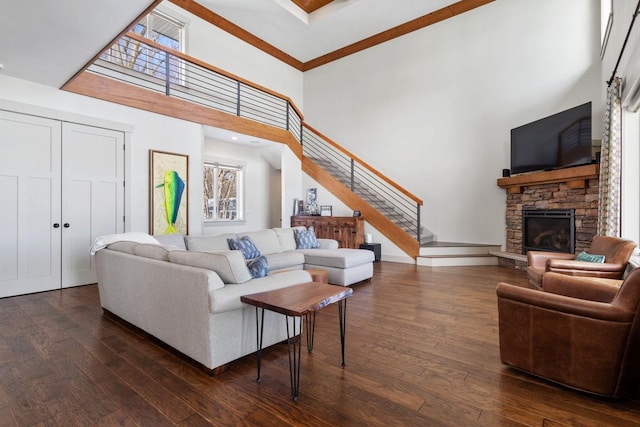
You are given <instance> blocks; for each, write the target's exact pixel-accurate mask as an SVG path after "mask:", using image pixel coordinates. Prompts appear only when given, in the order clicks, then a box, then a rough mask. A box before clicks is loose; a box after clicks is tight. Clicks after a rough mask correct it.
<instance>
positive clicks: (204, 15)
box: [170, 0, 494, 71]
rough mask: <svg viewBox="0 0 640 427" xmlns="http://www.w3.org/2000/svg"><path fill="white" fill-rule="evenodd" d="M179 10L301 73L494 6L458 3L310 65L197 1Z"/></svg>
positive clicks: (186, 0)
mask: <svg viewBox="0 0 640 427" xmlns="http://www.w3.org/2000/svg"><path fill="white" fill-rule="evenodd" d="M170 1H171V2H172V3H174V4H175V5H176V6H179V7H181V8H182V9H184V10H186V11H187V12H190V13H192V14H194V15H195V16H197V17H199V18H201V19H203V20H205V21H207V22H208V23H210V24H212V25H215V26H216V27H218V28H220V29H221V30H223V31H226V32H227V33H229V34H231V35H232V36H235V37H237V38H239V39H240V40H242V41H244V42H245V43H248V44H250V45H252V46H253V47H255V48H257V49H260V50H261V51H263V52H265V53H267V54H269V55H271V56H273V57H274V58H276V59H279V60H280V61H282V62H284V63H285V64H288V65H290V66H291V67H293V68H295V69H297V70H299V71H309V70H312V69H314V68H317V67H320V66H321V65H325V64H328V63H329V62H333V61H336V60H338V59H341V58H344V57H346V56H349V55H352V54H354V53H357V52H360V51H363V50H365V49H369V48H370V47H373V46H377V45H379V44H382V43H384V42H387V41H389V40H393V39H395V38H397V37H400V36H403V35H405V34H409V33H411V32H413V31H416V30H420V29H422V28H425V27H428V26H430V25H433V24H436V23H438V22H441V21H444V20H445V19H448V18H452V17H454V16H456V15H460V14H462V13H465V12H468V11H470V10H472V9H475V8H477V7H480V6H484V5H485V4H487V3H491V2H493V1H494V0H460V1H459V2H457V3H454V4H452V5H449V6H446V7H443V8H442V9H438V10H436V11H434V12H431V13H429V14H427V15H423V16H421V17H419V18H416V19H413V20H411V21H408V22H405V23H404V24H400V25H398V26H396V27H394V28H391V29H389V30H386V31H383V32H381V33H378V34H375V35H373V36H371V37H368V38H366V39H363V40H360V41H359V42H356V43H353V44H351V45H349V46H345V47H343V48H341V49H337V50H335V51H333V52H329V53H327V54H326V55H322V56H319V57H317V58H315V59H312V60H310V61H307V62H302V61H299V60H298V59H296V58H294V57H293V56H291V55H289V54H287V53H285V52H283V51H281V50H280V49H278V48H277V47H275V46H273V45H271V44H269V43H267V42H265V41H264V40H262V39H261V38H259V37H256V36H254V35H253V34H251V33H250V32H248V31H246V30H244V29H242V28H240V27H239V26H237V25H236V24H234V23H232V22H230V21H228V20H226V19H224V18H223V17H221V16H220V15H218V14H216V13H214V12H212V11H211V10H209V9H207V8H206V7H204V6H202V5H200V4H198V3H196V2H195V1H194V0H170Z"/></svg>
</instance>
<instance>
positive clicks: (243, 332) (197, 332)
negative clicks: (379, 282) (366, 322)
mask: <svg viewBox="0 0 640 427" xmlns="http://www.w3.org/2000/svg"><path fill="white" fill-rule="evenodd" d="M246 235H249V236H250V237H251V239H252V240H253V241H254V243H255V244H256V246H257V247H258V248H259V249H260V251H261V253H262V254H263V255H264V256H265V257H266V258H267V260H268V263H269V271H270V272H269V275H267V276H265V277H260V278H252V277H251V274H250V272H249V269H248V268H247V266H246V263H245V259H244V258H243V256H242V253H241V252H240V251H232V250H229V247H228V245H227V244H226V243H227V241H226V239H227V238H228V237H230V236H229V235H225V236H215V237H192V236H188V237H186V238H183V237H182V236H176V235H172V236H156V241H159V242H158V243H157V244H150V243H137V242H132V241H126V240H124V241H116V242H114V243H111V244H108V245H101V247H102V248H101V249H100V250H97V252H96V253H95V261H96V268H97V272H98V288H99V292H100V304H101V306H102V307H103V308H104V309H105V310H107V311H108V312H111V313H113V314H114V315H116V316H118V317H120V318H122V319H124V320H126V321H127V322H129V323H131V324H133V325H134V326H136V327H138V328H140V329H142V330H144V331H146V332H147V333H149V334H151V335H152V336H154V337H156V338H158V339H159V340H160V341H163V342H164V343H166V344H168V345H169V346H171V347H173V348H175V349H177V350H178V351H180V352H182V353H184V354H185V355H187V356H189V357H190V358H192V359H193V360H195V361H197V362H199V363H200V364H202V365H203V366H205V367H206V368H208V369H210V370H215V369H216V368H218V367H220V366H222V365H225V364H226V363H228V362H230V361H232V360H235V359H238V358H240V357H242V356H245V355H247V354H250V353H253V352H255V350H256V319H255V308H254V307H251V306H248V305H246V304H243V303H242V302H240V296H242V295H248V294H252V293H255V292H262V291H267V290H272V289H279V288H283V287H287V286H292V285H296V284H300V283H306V282H309V281H311V277H310V275H309V274H308V273H307V272H306V271H304V270H303V268H305V267H307V268H321V269H325V270H327V271H329V282H330V283H337V284H342V285H350V284H352V283H355V282H357V281H361V280H365V279H368V278H370V277H371V275H372V274H373V267H372V263H373V252H371V251H367V250H359V249H337V242H335V241H329V240H322V239H319V240H320V244H321V247H320V248H318V249H304V250H298V249H295V239H293V230H292V229H273V230H262V231H257V232H252V233H246ZM274 236H275V239H274ZM290 237H291V238H290ZM124 239H126V236H124ZM292 239H293V240H292ZM145 241H146V240H145ZM292 241H293V247H292ZM223 242H224V243H225V244H222V243H223ZM185 249H188V250H185ZM367 264H368V267H367ZM363 265H364V267H363ZM369 268H370V269H371V270H369ZM276 273H277V274H276ZM284 319H285V318H284V316H282V315H280V314H276V313H272V312H269V311H267V312H265V319H264V338H263V346H264V347H267V346H270V345H272V344H275V343H277V342H280V341H283V340H285V339H286V338H287V333H286V322H285V320H284ZM290 322H292V320H290ZM289 326H292V325H291V324H290V325H289Z"/></svg>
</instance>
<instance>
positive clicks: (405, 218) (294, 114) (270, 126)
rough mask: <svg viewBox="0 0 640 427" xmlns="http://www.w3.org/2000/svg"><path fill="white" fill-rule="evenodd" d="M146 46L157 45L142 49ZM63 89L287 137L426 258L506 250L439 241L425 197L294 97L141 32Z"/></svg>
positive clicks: (343, 192)
mask: <svg viewBox="0 0 640 427" xmlns="http://www.w3.org/2000/svg"><path fill="white" fill-rule="evenodd" d="M127 49H132V50H131V51H130V52H129V51H128V50H127ZM142 50H145V51H151V52H155V53H154V55H151V56H149V55H146V56H143V57H140V55H138V53H139V51H142ZM113 52H119V53H120V54H122V52H128V53H127V55H125V56H127V57H132V58H134V57H135V58H156V59H158V58H160V59H159V60H161V62H162V64H164V65H165V67H159V66H158V64H150V65H153V67H143V68H145V69H147V68H149V69H158V70H160V71H162V72H158V73H154V74H152V75H148V74H144V73H141V72H138V71H136V70H134V69H132V68H131V67H127V66H125V64H124V63H123V62H122V60H121V59H122V58H120V57H118V56H112V55H113ZM141 60H142V59H141ZM132 64H135V65H136V66H138V65H140V64H139V63H138V62H132ZM173 67H175V68H176V69H173ZM163 70H164V71H163ZM176 76H177V77H176ZM63 89H65V90H68V91H71V92H76V93H80V94H83V95H88V96H92V97H95V98H99V99H104V100H106V101H110V102H116V103H120V104H123V105H128V106H131V107H133V108H139V109H143V110H147V111H153V112H156V113H159V114H165V115H169V116H172V117H177V118H181V119H184V120H190V121H197V122H198V123H202V124H205V125H209V126H214V127H220V128H223V129H228V130H233V131H237V132H242V133H245V134H248V135H253V136H256V137H261V138H265V139H269V140H272V141H279V142H282V143H284V144H286V145H288V146H289V147H290V148H291V150H292V152H293V153H295V154H296V155H297V156H298V157H299V158H300V159H301V163H302V169H303V171H304V172H305V173H307V174H308V175H309V176H311V177H312V178H313V179H315V180H316V181H317V182H318V183H319V184H321V185H323V186H324V187H325V188H327V190H328V191H330V192H332V193H333V194H334V195H335V196H336V197H338V198H339V199H340V200H341V201H342V202H344V203H345V204H346V205H347V206H349V207H350V208H351V209H353V210H359V211H361V212H362V214H363V216H364V217H365V218H366V219H367V222H368V223H369V224H370V225H371V226H372V227H374V228H375V229H376V230H377V231H379V232H380V233H381V234H383V235H384V236H386V237H387V238H388V239H389V240H390V241H392V242H393V243H394V244H395V245H396V246H398V247H399V248H400V249H402V250H403V251H404V252H406V253H407V254H408V255H409V256H411V257H416V258H417V264H418V265H429V266H438V265H486V264H480V262H485V263H486V262H489V260H487V259H484V260H482V258H487V254H488V252H489V251H490V250H500V248H499V247H496V246H485V245H459V244H446V245H445V244H438V243H437V242H436V241H437V238H436V236H435V235H434V234H433V233H432V232H431V231H429V230H427V229H426V228H424V227H423V226H422V225H421V223H420V222H421V207H422V200H420V199H419V198H417V197H416V196H414V195H413V194H411V193H410V192H408V191H407V190H405V189H404V188H402V187H401V186H399V185H398V184H396V183H395V182H393V181H392V180H390V179H389V178H387V177H386V176H384V175H383V174H381V173H380V172H378V171H377V170H376V169H375V168H373V167H371V166H370V165H368V164H367V163H366V162H364V161H362V160H361V159H359V158H358V157H357V156H355V155H353V154H352V153H350V152H348V151H347V150H345V149H344V148H342V147H341V146H340V145H338V144H337V143H335V142H334V141H332V140H330V139H329V138H327V137H326V136H324V135H322V134H321V133H319V132H318V131H316V130H314V129H313V128H311V127H310V126H309V125H308V124H306V123H305V122H304V119H303V116H302V114H301V112H300V111H299V110H298V109H297V108H296V106H295V105H294V104H293V103H292V102H291V100H290V99H289V98H287V97H285V96H283V95H280V94H278V93H275V92H272V91H270V90H268V89H265V88H263V87H261V86H257V85H255V84H253V83H251V82H249V81H246V80H244V79H241V78H240V77H237V76H234V75H232V74H229V73H227V72H224V71H222V70H220V69H217V68H215V67H213V66H210V65H208V64H204V63H202V62H201V61H198V60H197V59H195V58H191V57H189V56H188V55H185V54H183V53H181V52H177V51H175V50H172V49H168V48H166V47H164V46H161V45H159V44H157V43H155V42H153V41H150V40H148V39H145V38H144V37H141V36H139V35H137V34H134V33H128V34H126V35H125V36H123V37H122V38H121V39H119V41H118V42H116V44H115V45H114V47H113V48H112V49H107V50H105V52H103V53H102V55H101V56H100V59H98V60H96V61H95V62H94V63H93V64H91V65H90V66H89V67H88V68H87V71H86V72H83V73H79V74H78V75H76V76H75V77H74V78H73V79H72V80H71V81H70V82H68V83H67V84H66V85H65V87H64V88H63ZM444 248H447V249H446V250H445V249H444ZM454 260H457V261H454ZM496 262H497V261H496ZM454 263H455V264H454Z"/></svg>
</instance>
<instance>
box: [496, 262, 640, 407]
mask: <svg viewBox="0 0 640 427" xmlns="http://www.w3.org/2000/svg"><path fill="white" fill-rule="evenodd" d="M586 281H587V282H589V283H585V278H582V277H573V276H567V275H563V274H559V273H553V272H551V273H547V274H545V275H544V286H545V289H548V291H544V292H543V291H539V290H535V289H529V288H524V287H520V286H514V285H510V284H508V283H500V284H498V286H497V288H496V293H497V295H498V315H499V336H500V359H501V361H502V363H504V364H505V365H509V366H511V367H514V368H517V369H520V370H522V371H525V372H528V373H530V374H533V375H536V376H539V377H542V378H546V379H548V380H551V381H554V382H557V383H560V384H563V385H565V386H568V387H571V388H575V389H578V390H582V391H586V392H589V393H594V394H598V395H603V396H609V397H628V396H635V395H637V393H638V386H639V384H640V363H638V360H640V314H639V310H640V269H635V270H633V271H632V272H631V273H630V274H629V276H628V277H627V278H626V279H625V280H624V282H622V284H621V285H620V286H619V287H618V286H616V285H612V284H610V283H606V281H605V283H597V281H595V280H592V279H586Z"/></svg>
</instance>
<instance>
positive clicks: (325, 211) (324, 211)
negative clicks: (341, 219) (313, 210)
mask: <svg viewBox="0 0 640 427" xmlns="http://www.w3.org/2000/svg"><path fill="white" fill-rule="evenodd" d="M332 214H333V207H332V206H331V205H322V206H320V216H331V215H332Z"/></svg>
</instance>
